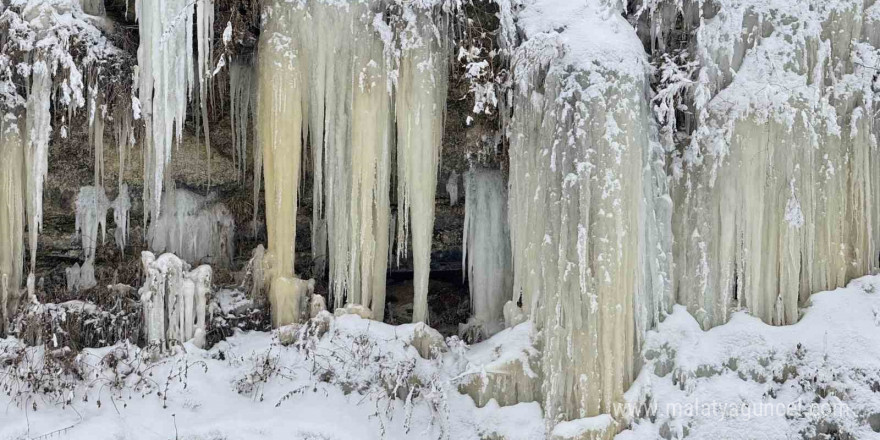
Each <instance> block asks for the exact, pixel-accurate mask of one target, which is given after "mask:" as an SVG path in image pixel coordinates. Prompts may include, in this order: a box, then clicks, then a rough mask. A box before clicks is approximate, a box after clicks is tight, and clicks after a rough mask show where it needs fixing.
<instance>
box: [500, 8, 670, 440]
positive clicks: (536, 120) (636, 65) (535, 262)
mask: <svg viewBox="0 0 880 440" xmlns="http://www.w3.org/2000/svg"><path fill="white" fill-rule="evenodd" d="M518 19H519V20H518V26H519V27H520V31H521V35H523V36H524V38H525V41H524V42H523V43H522V44H520V45H519V46H518V47H516V48H515V50H514V52H513V60H512V65H513V72H514V87H515V89H516V90H515V92H514V97H513V102H512V105H513V116H512V120H511V133H510V141H511V144H510V194H509V221H510V229H511V244H512V254H513V266H514V289H513V298H512V299H513V301H514V302H515V301H517V300H521V301H522V305H523V308H524V310H525V312H526V313H527V314H528V315H529V316H530V317H531V319H532V320H533V322H534V323H535V326H536V328H537V329H538V330H539V331H540V333H539V334H540V338H541V344H540V345H541V346H542V355H541V356H542V359H541V364H542V369H543V375H542V377H543V387H542V394H543V408H544V411H545V414H546V417H547V422H548V428H549V429H552V428H553V426H554V425H555V424H556V423H559V422H561V421H564V420H571V419H578V418H583V417H591V416H597V415H600V414H611V415H612V416H618V414H614V412H615V408H614V406H615V405H614V404H615V402H620V401H622V399H623V392H624V391H625V390H626V388H627V387H628V386H629V384H630V383H631V381H632V380H633V378H634V377H635V374H636V373H637V371H636V368H637V363H636V357H637V354H638V349H639V347H638V345H637V344H638V342H639V341H640V335H639V332H644V331H645V330H646V329H647V328H648V327H650V326H651V325H653V324H654V323H653V322H651V320H653V319H654V317H655V316H659V315H660V314H661V313H662V312H663V310H657V308H662V307H663V305H664V304H665V305H666V306H668V302H667V301H665V300H663V301H656V302H651V303H649V304H646V303H645V300H646V299H647V298H668V290H667V289H668V282H667V281H666V279H665V278H663V277H664V275H665V274H667V273H668V269H669V266H668V264H669V259H668V252H669V250H668V249H667V250H662V249H661V250H660V251H653V252H649V250H650V248H651V247H654V248H658V247H661V246H663V245H664V243H669V242H670V241H671V240H670V239H669V230H668V221H667V222H666V223H665V225H666V226H665V228H666V229H665V230H664V228H663V226H662V225H663V222H662V221H661V222H657V221H656V219H657V218H661V217H664V216H666V215H668V211H669V210H668V206H666V207H665V208H663V207H661V208H660V209H658V208H657V205H658V204H660V203H662V201H663V200H664V198H665V199H668V197H667V196H666V195H665V194H664V193H663V191H664V189H665V176H663V175H662V171H663V167H662V166H659V167H658V166H655V165H656V162H657V161H658V160H662V156H658V154H657V151H656V148H655V147H656V142H652V137H653V133H654V131H653V126H652V124H653V121H652V117H651V113H650V111H649V108H648V105H647V101H646V96H647V87H648V76H647V75H648V71H649V68H648V64H647V59H646V56H645V54H644V50H643V49H642V46H641V43H640V41H639V39H638V38H637V36H636V34H635V31H634V30H633V29H632V27H631V26H630V25H629V24H628V23H627V22H626V21H625V20H624V19H623V18H622V17H621V16H620V11H619V10H618V9H616V7H614V6H609V5H607V4H606V3H605V2H603V1H600V0H589V1H586V2H571V3H566V4H563V3H561V2H553V1H549V0H547V1H543V0H540V1H535V2H531V3H529V4H527V5H525V6H524V7H523V8H521V9H520V10H519V12H518ZM502 21H503V22H504V21H505V20H502ZM506 22H512V20H507V21H506ZM560 29H562V31H560ZM655 172H659V173H661V175H659V176H653V173H655ZM649 177H650V178H649ZM658 234H659V235H662V236H663V237H658ZM652 259H654V260H657V261H649V260H652ZM655 278H656V279H655ZM514 302H511V303H509V304H508V306H509V308H511V309H513V306H514V305H515V304H514ZM513 311H514V310H511V313H508V316H509V319H510V320H511V321H514V318H515V317H514V315H515V313H513ZM613 434H614V432H606V433H604V434H602V438H606V437H610V436H613Z"/></svg>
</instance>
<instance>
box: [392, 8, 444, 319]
mask: <svg viewBox="0 0 880 440" xmlns="http://www.w3.org/2000/svg"><path fill="white" fill-rule="evenodd" d="M410 20H411V21H410V22H409V23H408V28H409V29H408V31H410V32H412V33H413V34H414V35H415V36H416V42H411V44H406V47H404V48H403V49H404V50H403V54H402V56H401V59H400V76H399V78H398V83H397V84H398V85H397V94H396V100H397V102H396V105H395V107H396V111H395V114H396V115H397V141H398V146H397V176H398V195H397V200H398V203H399V205H400V208H399V209H398V212H400V213H402V217H399V218H398V235H397V243H398V254H397V256H398V259H399V258H400V256H401V255H403V254H405V252H406V245H405V243H406V242H407V237H408V236H409V235H412V256H413V273H414V275H413V276H414V280H413V284H414V287H413V288H414V290H415V292H414V299H413V301H414V303H413V322H425V321H427V320H428V276H429V275H430V272H431V244H432V240H433V233H434V196H435V193H436V190H437V170H438V167H439V165H440V146H441V140H442V138H443V123H444V117H445V114H446V89H447V87H448V84H447V83H448V81H447V71H448V66H447V63H448V57H447V55H446V53H447V47H446V45H447V41H446V40H445V39H444V38H445V36H444V35H442V34H440V35H436V36H435V34H434V31H435V30H436V29H437V28H436V27H435V26H434V24H433V23H431V18H430V16H428V15H426V14H421V13H420V14H418V15H415V16H414V17H411V18H410Z"/></svg>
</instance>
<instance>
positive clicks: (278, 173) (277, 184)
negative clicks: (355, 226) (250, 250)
mask: <svg viewBox="0 0 880 440" xmlns="http://www.w3.org/2000/svg"><path fill="white" fill-rule="evenodd" d="M275 6H276V7H277V9H276V8H272V11H271V14H267V16H266V18H265V20H264V23H263V31H262V33H261V34H260V35H261V37H260V45H259V54H260V56H259V62H258V66H257V72H258V75H259V80H258V81H259V82H258V90H259V91H258V94H257V121H258V132H259V139H260V140H259V142H260V144H261V145H260V147H261V148H262V150H263V176H264V177H265V184H266V190H265V194H266V232H267V236H268V251H267V255H266V257H265V258H264V260H267V261H268V264H267V270H265V277H266V279H267V280H268V283H267V284H268V289H269V299H270V302H271V306H272V315H273V323H275V324H276V325H277V323H278V321H279V320H278V319H275V317H276V316H278V315H280V314H281V313H284V312H287V313H290V314H292V315H294V318H296V317H297V316H298V314H297V313H296V312H291V311H282V310H281V308H282V307H283V306H284V305H288V304H290V303H298V302H299V292H298V291H297V290H296V289H295V286H294V281H295V277H294V257H295V256H296V248H295V243H296V212H297V198H298V196H299V182H300V170H301V168H302V164H301V160H302V144H303V135H302V129H303V115H304V114H305V111H306V109H304V103H307V101H306V100H305V99H303V94H304V93H305V90H306V88H305V83H304V82H305V74H304V72H303V66H302V65H301V64H302V63H303V58H304V56H305V54H304V53H302V52H301V51H300V50H298V49H297V48H296V47H294V42H296V41H298V40H299V38H298V35H297V33H296V31H297V29H296V28H291V27H290V26H289V23H290V20H295V19H302V17H300V16H301V15H302V14H304V12H303V11H301V10H299V9H298V8H296V7H294V6H293V5H292V4H282V3H278V4H276V5H275ZM260 264H263V263H262V262H261V263H260ZM279 298H280V300H279Z"/></svg>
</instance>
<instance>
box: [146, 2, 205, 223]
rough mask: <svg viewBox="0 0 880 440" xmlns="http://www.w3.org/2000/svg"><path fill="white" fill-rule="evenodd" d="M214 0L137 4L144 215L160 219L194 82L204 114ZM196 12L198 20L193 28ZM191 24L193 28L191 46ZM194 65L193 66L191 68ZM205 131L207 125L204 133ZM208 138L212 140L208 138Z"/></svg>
mask: <svg viewBox="0 0 880 440" xmlns="http://www.w3.org/2000/svg"><path fill="white" fill-rule="evenodd" d="M213 3H214V2H213V0H197V1H195V2H194V1H191V0H137V1H136V2H135V11H136V15H137V18H138V28H139V31H140V43H141V44H140V47H138V75H137V77H138V80H139V83H138V89H139V93H138V98H139V102H140V108H141V116H142V118H143V120H144V124H145V125H146V133H145V138H144V153H145V154H144V205H145V206H144V212H145V218H146V217H147V214H149V215H150V216H152V217H154V218H155V217H158V214H159V211H160V202H161V197H162V184H163V180H164V174H165V167H166V166H167V165H168V162H169V160H170V159H171V151H172V146H173V145H174V143H175V142H180V141H181V139H182V137H183V128H184V127H183V124H184V121H185V119H186V109H187V104H188V102H189V98H190V96H191V94H192V90H193V87H194V85H195V84H198V86H199V92H200V94H201V96H200V100H199V101H200V104H201V106H202V109H201V111H202V114H203V115H204V113H205V106H206V105H207V103H206V98H205V97H206V93H207V85H206V83H207V75H208V74H209V72H210V62H211V60H210V58H209V57H210V46H211V39H212V36H213V21H214V5H213ZM195 12H197V22H196V24H195V26H194V24H193V16H194V13H195ZM193 28H197V30H196V32H195V44H194V43H193V40H194V36H193ZM194 46H197V47H198V60H197V61H196V62H194V61H193V60H194V58H193V48H194ZM194 65H195V66H196V67H197V69H194ZM196 75H198V81H196ZM205 120H206V119H205ZM207 132H208V130H207V125H206V124H205V133H206V135H207ZM206 142H208V144H210V141H209V140H207V139H206ZM208 148H210V145H209V146H208ZM209 151H210V150H209Z"/></svg>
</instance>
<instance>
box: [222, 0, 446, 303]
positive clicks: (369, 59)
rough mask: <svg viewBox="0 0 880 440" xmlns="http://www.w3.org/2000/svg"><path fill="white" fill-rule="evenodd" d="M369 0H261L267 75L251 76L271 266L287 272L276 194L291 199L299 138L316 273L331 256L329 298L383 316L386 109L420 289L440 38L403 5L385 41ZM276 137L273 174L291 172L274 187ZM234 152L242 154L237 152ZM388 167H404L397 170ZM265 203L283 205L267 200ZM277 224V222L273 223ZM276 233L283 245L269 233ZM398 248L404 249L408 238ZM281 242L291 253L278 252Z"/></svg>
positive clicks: (435, 139) (434, 157)
mask: <svg viewBox="0 0 880 440" xmlns="http://www.w3.org/2000/svg"><path fill="white" fill-rule="evenodd" d="M375 4H381V2H375ZM373 6H375V5H374V4H372V3H369V2H364V3H355V4H346V5H340V4H335V3H332V2H309V3H306V4H295V3H291V2H280V1H279V2H275V3H274V4H273V5H272V6H271V7H269V8H267V11H268V13H267V14H266V17H265V18H266V25H265V27H266V28H268V29H270V31H269V32H264V33H263V34H262V35H263V36H264V38H263V39H262V40H261V47H264V48H265V49H266V50H264V51H262V52H260V56H259V57H260V61H259V63H260V68H259V69H258V71H259V74H260V76H261V78H260V84H261V86H262V85H263V84H268V85H271V86H266V87H265V88H263V87H261V91H260V93H259V109H260V110H259V117H258V122H259V126H260V130H259V135H260V142H261V143H262V144H263V154H264V156H263V160H264V170H265V176H266V198H267V213H266V214H267V230H268V231H269V241H270V246H269V251H270V253H272V254H273V255H274V256H275V258H276V259H279V260H280V266H279V267H280V269H282V270H281V271H280V272H278V273H277V274H276V275H278V276H285V277H291V276H292V274H293V270H292V264H291V263H292V253H293V251H292V249H290V246H291V244H290V243H292V241H293V238H294V237H295V230H290V231H287V230H286V228H289V227H292V226H293V225H295V220H294V218H295V213H296V211H295V205H293V206H291V208H286V207H285V206H284V205H283V203H288V202H293V203H295V201H296V199H297V197H298V194H297V193H296V192H297V191H298V189H299V178H300V175H303V174H305V173H304V172H300V170H303V169H307V168H304V167H305V164H304V163H303V162H302V161H301V155H302V150H303V145H302V144H300V142H301V140H302V141H305V142H307V145H309V146H310V148H311V151H310V153H311V162H312V179H313V181H312V183H313V185H312V188H313V203H312V215H313V217H312V254H313V255H312V256H313V260H314V273H317V274H322V273H323V271H324V268H325V267H326V266H327V265H329V277H330V297H329V300H330V302H331V303H332V304H335V305H341V304H347V303H355V304H360V305H363V306H367V308H368V309H370V310H372V311H373V313H374V318H376V319H381V318H382V317H383V316H384V303H385V272H386V270H387V264H388V259H387V254H388V250H389V246H390V245H389V243H390V239H389V223H390V209H391V208H390V191H391V189H390V185H391V184H390V181H391V170H390V168H391V163H392V161H391V150H392V148H391V147H392V142H393V140H394V138H395V127H394V125H395V121H394V120H393V115H394V114H397V115H398V120H397V121H396V122H397V133H396V134H397V136H396V138H397V139H398V140H400V139H403V138H404V137H405V140H404V141H402V143H400V147H399V151H401V150H402V151H405V152H406V153H402V152H401V153H399V154H400V156H399V160H398V166H399V167H400V170H404V169H407V168H406V166H405V165H403V164H401V162H400V158H407V160H408V161H409V162H411V163H410V164H409V165H408V167H409V168H408V169H412V170H413V174H412V175H408V176H409V177H408V178H407V179H403V178H401V179H402V180H405V181H406V182H409V183H408V185H409V186H407V187H406V188H407V189H406V191H407V194H410V195H411V196H408V197H409V198H407V200H410V199H412V200H413V201H414V202H413V203H412V212H418V216H417V217H418V220H417V221H416V222H415V224H416V225H417V227H414V230H418V231H419V234H418V239H417V242H418V246H415V248H416V249H418V251H419V256H418V257H417V260H418V262H419V269H417V271H416V272H417V273H418V277H419V279H420V280H423V282H421V284H420V285H422V286H423V287H422V288H420V289H419V291H420V292H422V293H424V294H425V295H426V293H427V290H426V289H427V276H428V269H429V263H430V244H431V243H430V242H431V232H432V231H431V229H432V228H433V209H430V210H427V211H426V210H425V209H427V208H428V207H431V208H433V200H434V191H435V187H436V180H437V179H436V175H437V165H438V161H439V141H440V136H441V132H442V130H441V129H442V124H443V113H444V105H445V98H446V73H445V72H446V58H447V55H446V53H445V50H446V46H445V44H446V43H445V40H444V39H443V37H442V36H438V35H437V32H436V31H437V30H438V29H439V28H440V26H439V25H438V24H437V23H434V22H433V21H432V18H431V17H430V16H429V15H428V12H427V11H426V10H423V7H422V6H412V7H410V6H407V11H410V12H413V14H409V13H408V12H407V13H404V14H403V18H402V20H403V21H406V23H404V24H405V25H406V29H400V31H401V33H402V35H404V34H405V36H406V38H402V39H401V40H400V41H395V39H394V37H393V35H392V34H393V33H394V30H392V29H391V27H390V26H389V24H387V23H386V22H385V21H384V16H383V15H382V14H376V13H374V12H372V8H373ZM316 23H317V24H319V25H318V27H320V28H322V29H324V32H323V33H322V34H321V35H316V34H315V33H314V32H311V31H310V30H311V29H313V28H314V27H315V26H316ZM435 25H437V26H435ZM410 34H412V35H410ZM352 41H357V42H358V44H352ZM397 44H400V45H401V46H403V47H404V49H405V52H404V53H403V54H402V55H401V61H400V62H401V63H402V64H403V66H405V67H402V68H401V70H402V71H404V72H407V73H406V74H405V75H403V77H405V81H403V82H401V85H400V87H399V88H398V91H397V100H396V101H395V100H393V99H392V87H393V84H395V79H396V78H397V77H398V73H397V71H396V70H392V67H395V66H396V64H397V59H396V55H393V54H395V53H397V52H398V49H397V48H396V45H397ZM278 60H284V62H283V63H279V61H278ZM264 66H266V67H265V68H264ZM270 87H271V89H270ZM282 98H283V99H282ZM237 103H238V102H237ZM275 121H284V122H283V125H282V123H281V122H275ZM239 124H240V123H239ZM276 124H278V126H277V127H275V125H276ZM280 144H284V145H283V148H284V150H283V151H284V156H283V157H292V158H294V161H293V163H285V164H284V165H283V167H284V170H285V171H284V172H283V174H282V175H283V176H284V178H285V179H295V180H291V181H290V184H287V185H285V186H284V188H285V191H284V195H283V196H282V197H279V196H280V194H273V191H275V190H273V187H275V186H276V185H277V183H274V182H273V180H277V179H278V178H279V177H278V174H277V173H279V171H282V169H280V168H279V167H281V166H282V165H280V164H277V163H275V162H276V161H275V160H274V156H273V155H279V157H281V155H280V154H279V152H276V149H278V148H281V147H282V145H280ZM288 149H290V150H288ZM238 155H239V156H242V157H243V156H244V153H238ZM425 155H427V159H425V157H424V156H425ZM294 166H295V168H294ZM398 174H399V175H400V176H404V174H403V173H402V171H399V172H398ZM416 175H417V176H418V178H416ZM288 190H289V191H290V192H289V193H288V192H287V191H288ZM288 194H290V195H288ZM402 194H403V189H401V195H402ZM273 198H274V199H275V201H274V202H272V200H273ZM279 204H280V205H279ZM273 205H279V207H280V208H281V209H279V210H278V211H276V208H275V207H274V206H273ZM405 206H409V204H407V205H405ZM422 208H425V209H422ZM287 209H290V211H287ZM279 214H281V215H282V217H278V215H279ZM407 215H408V214H407ZM405 218H406V219H407V220H408V219H409V217H405ZM401 223H403V222H401ZM278 224H283V225H285V226H284V228H285V229H284V230H280V231H279V230H278V229H279V227H278V226H277V225H278ZM407 228H408V222H407ZM282 234H284V235H282ZM288 234H289V235H288ZM279 239H281V243H284V245H283V247H281V246H279V245H278V244H274V243H276V242H277V241H278V240H279ZM399 242H403V241H400V240H399ZM279 247H280V248H281V249H284V250H283V251H279ZM399 248H401V247H400V246H399ZM401 249H403V251H402V253H403V252H405V249H406V248H405V246H403V247H402V248H401ZM288 253H289V254H291V255H290V256H286V255H284V254H288ZM422 319H424V317H423V318H422Z"/></svg>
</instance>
